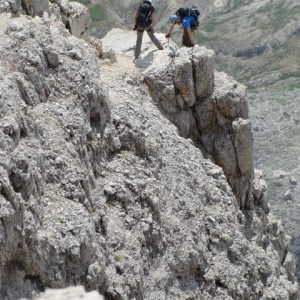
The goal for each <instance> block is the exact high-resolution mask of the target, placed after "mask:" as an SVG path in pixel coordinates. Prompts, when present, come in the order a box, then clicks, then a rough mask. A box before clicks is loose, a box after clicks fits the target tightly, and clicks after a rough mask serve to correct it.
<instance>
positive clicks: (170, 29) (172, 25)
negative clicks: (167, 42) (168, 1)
mask: <svg viewBox="0 0 300 300" xmlns="http://www.w3.org/2000/svg"><path fill="white" fill-rule="evenodd" d="M174 27H175V24H171V25H170V28H169V32H168V33H167V34H166V38H168V37H170V35H171V34H172V32H173V29H174Z"/></svg>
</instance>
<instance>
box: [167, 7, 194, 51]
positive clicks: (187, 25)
mask: <svg viewBox="0 0 300 300" xmlns="http://www.w3.org/2000/svg"><path fill="white" fill-rule="evenodd" d="M199 16H200V12H199V10H198V9H197V7H195V6H192V7H191V8H180V9H178V10H177V11H176V14H175V15H172V16H170V18H169V21H170V24H171V25H170V28H169V32H168V33H167V34H166V35H165V36H166V38H169V37H170V36H171V34H172V32H173V29H174V27H175V25H176V24H178V25H179V24H182V26H183V35H182V46H185V47H194V46H195V41H194V37H193V32H194V30H196V29H197V28H198V26H199V24H200V22H199V19H198V18H199Z"/></svg>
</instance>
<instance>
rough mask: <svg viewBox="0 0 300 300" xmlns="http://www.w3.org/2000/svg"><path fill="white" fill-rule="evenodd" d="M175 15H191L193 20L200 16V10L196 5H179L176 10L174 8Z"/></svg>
mask: <svg viewBox="0 0 300 300" xmlns="http://www.w3.org/2000/svg"><path fill="white" fill-rule="evenodd" d="M176 16H179V17H182V18H184V17H187V16H192V17H194V18H195V20H198V18H199V16H200V11H199V9H198V8H197V7H196V6H192V7H180V8H179V9H178V10H176Z"/></svg>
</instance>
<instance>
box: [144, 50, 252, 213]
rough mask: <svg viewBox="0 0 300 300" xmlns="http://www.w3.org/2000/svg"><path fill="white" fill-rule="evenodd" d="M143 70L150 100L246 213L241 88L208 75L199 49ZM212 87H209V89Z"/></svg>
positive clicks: (248, 137) (247, 146)
mask: <svg viewBox="0 0 300 300" xmlns="http://www.w3.org/2000/svg"><path fill="white" fill-rule="evenodd" d="M165 62H166V63H164V64H156V65H154V66H153V67H151V68H148V69H147V70H146V72H145V81H146V82H147V83H148V84H149V86H150V91H151V92H152V95H153V98H154V101H155V102H156V103H157V105H158V107H160V109H161V110H162V112H163V113H164V114H165V115H166V116H167V117H168V118H169V119H170V120H171V121H172V122H173V123H174V124H175V125H176V126H177V127H178V128H179V133H180V134H181V135H182V136H184V137H186V138H191V139H192V140H194V142H195V143H200V144H201V145H200V146H201V147H202V148H204V149H205V152H206V153H207V154H208V155H209V156H210V157H211V158H212V159H213V160H214V161H215V162H216V163H217V164H218V165H220V166H221V167H222V169H223V170H224V172H225V175H226V177H227V179H228V182H229V183H230V185H231V187H232V189H233V191H234V193H235V195H236V196H237V198H238V200H239V207H240V208H241V209H252V208H253V199H252V192H251V186H252V181H253V168H254V167H253V151H252V147H253V141H252V134H251V123H250V120H249V119H248V106H247V98H246V93H245V87H243V86H241V85H240V84H238V83H237V82H236V81H234V80H233V79H231V78H229V77H228V76H227V75H226V74H222V73H218V72H214V53H213V51H211V50H207V49H205V48H200V49H197V51H189V50H187V48H183V49H180V50H178V51H177V52H176V55H175V57H174V59H173V60H165ZM213 86H214V88H213Z"/></svg>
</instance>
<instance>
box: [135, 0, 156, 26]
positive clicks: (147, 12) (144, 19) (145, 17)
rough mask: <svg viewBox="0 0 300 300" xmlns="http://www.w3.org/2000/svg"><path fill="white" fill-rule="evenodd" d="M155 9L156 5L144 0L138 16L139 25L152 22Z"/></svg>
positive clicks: (146, 24)
mask: <svg viewBox="0 0 300 300" xmlns="http://www.w3.org/2000/svg"><path fill="white" fill-rule="evenodd" d="M153 11H154V7H153V6H152V5H151V3H150V2H149V1H144V2H143V3H142V4H140V6H139V9H138V14H137V17H136V20H137V25H140V26H148V25H150V24H151V15H152V13H153Z"/></svg>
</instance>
